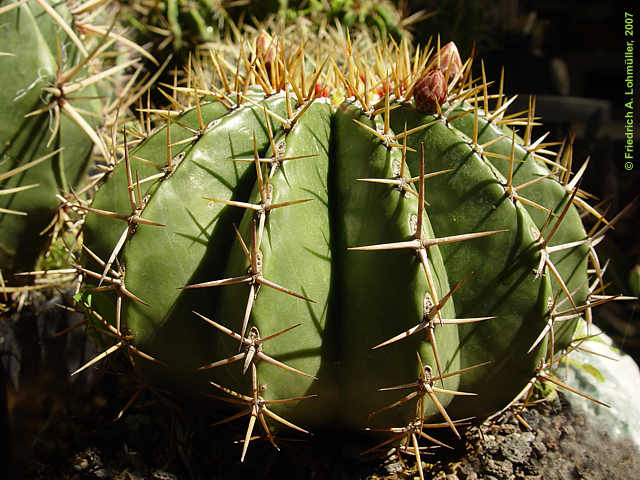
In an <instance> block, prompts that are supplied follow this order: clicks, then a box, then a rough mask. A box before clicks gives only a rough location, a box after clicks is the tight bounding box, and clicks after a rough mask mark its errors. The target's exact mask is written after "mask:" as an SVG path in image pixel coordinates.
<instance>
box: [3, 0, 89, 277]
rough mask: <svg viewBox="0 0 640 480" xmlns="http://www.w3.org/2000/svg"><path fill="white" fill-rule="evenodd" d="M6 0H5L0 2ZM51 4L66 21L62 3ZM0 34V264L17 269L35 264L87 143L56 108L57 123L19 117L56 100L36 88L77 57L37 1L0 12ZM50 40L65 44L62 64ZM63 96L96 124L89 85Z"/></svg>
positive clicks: (46, 115) (48, 117)
mask: <svg viewBox="0 0 640 480" xmlns="http://www.w3.org/2000/svg"><path fill="white" fill-rule="evenodd" d="M8 4H9V2H5V1H3V2H1V3H0V8H1V7H3V6H6V5H8ZM55 9H56V11H57V13H58V14H59V15H60V16H61V17H62V18H63V19H64V20H65V21H66V22H67V23H71V15H70V14H69V12H68V10H67V8H66V6H65V4H64V3H60V4H57V5H56V6H55ZM0 38H2V42H0V52H2V55H0V72H1V73H0V79H1V80H2V85H3V88H2V90H1V91H0V232H1V233H0V268H2V269H3V270H7V271H9V272H18V271H24V270H31V269H33V267H34V265H35V263H36V260H37V259H38V256H39V255H40V254H41V253H42V251H43V249H44V247H45V245H46V242H47V237H46V236H43V235H41V234H40V232H41V231H42V230H44V229H45V227H46V226H47V225H48V224H49V223H50V222H51V220H52V218H53V215H54V213H55V211H56V208H57V207H58V204H59V202H58V200H57V199H56V196H55V195H56V194H57V193H59V192H60V191H63V190H64V191H68V190H69V189H70V188H73V187H75V186H77V185H78V184H79V183H80V181H81V180H82V178H83V175H84V173H85V172H86V169H87V166H88V163H89V158H90V154H91V151H92V148H93V143H92V141H91V139H90V138H89V137H88V136H87V135H86V134H85V132H84V131H83V129H82V128H81V127H79V126H78V125H77V123H76V122H75V121H74V120H72V119H71V118H70V117H69V116H68V115H67V114H65V113H61V112H58V113H55V115H58V117H57V118H59V127H58V128H57V129H55V126H54V124H55V122H56V116H55V115H54V110H51V111H49V112H47V111H44V112H42V113H39V114H37V115H34V116H29V117H25V115H27V114H29V113H31V112H34V111H36V110H39V109H42V108H43V107H46V106H47V103H48V102H52V103H51V104H50V105H53V103H54V102H56V101H57V100H56V99H55V98H52V97H51V95H50V94H48V93H46V92H43V90H42V89H43V88H44V87H51V86H54V85H55V82H56V77H57V75H58V69H59V68H63V69H65V70H66V69H69V68H71V67H72V66H74V65H76V64H77V63H78V62H79V61H80V60H81V58H82V55H81V53H80V52H79V51H78V49H77V48H76V46H75V45H74V44H73V43H71V42H70V41H69V39H68V37H67V34H66V33H65V32H64V31H63V30H62V29H61V28H60V27H59V26H58V24H57V23H55V22H54V21H53V20H52V18H51V16H50V15H49V14H48V13H46V12H45V11H44V10H43V9H42V7H40V5H39V4H38V3H36V2H29V3H28V4H27V3H22V4H21V5H19V6H17V7H16V8H13V9H11V10H9V11H6V12H5V13H3V14H2V15H0ZM56 41H59V43H60V45H61V46H62V47H64V52H65V55H64V65H62V66H59V65H58V64H57V62H58V61H57V60H56V58H57V46H56V45H57V44H56ZM62 101H66V102H72V103H73V107H74V108H75V109H77V110H80V111H86V112H89V114H87V116H86V118H85V121H86V122H87V124H89V125H94V124H95V123H96V120H95V119H94V118H92V117H91V114H96V115H97V114H98V112H100V110H101V104H100V101H99V99H98V98H97V93H96V89H95V87H94V86H93V85H89V86H86V87H84V88H82V89H81V90H77V91H76V92H73V94H71V96H70V97H69V98H65V99H63V100H62ZM52 132H53V133H52ZM40 159H42V161H40V162H38V160H40ZM30 165H32V166H30ZM24 167H28V168H26V169H25V170H20V169H21V168H24ZM16 171H17V173H15V174H13V175H11V173H12V172H16ZM23 187H24V188H26V187H30V188H26V189H24V190H20V189H21V188H23ZM14 189H16V190H14ZM3 191H4V194H3Z"/></svg>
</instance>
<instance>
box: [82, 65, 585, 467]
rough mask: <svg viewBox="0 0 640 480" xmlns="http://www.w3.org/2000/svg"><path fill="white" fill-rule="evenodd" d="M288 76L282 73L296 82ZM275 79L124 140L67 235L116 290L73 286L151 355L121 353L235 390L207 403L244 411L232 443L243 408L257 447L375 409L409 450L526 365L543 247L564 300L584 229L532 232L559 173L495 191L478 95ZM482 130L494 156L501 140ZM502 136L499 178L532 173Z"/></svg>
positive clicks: (364, 424) (513, 389) (505, 395)
mask: <svg viewBox="0 0 640 480" xmlns="http://www.w3.org/2000/svg"><path fill="white" fill-rule="evenodd" d="M256 58H257V60H256V62H260V61H261V60H260V59H259V57H256ZM291 62H292V61H290V62H289V63H291ZM277 64H278V62H273V63H272V67H273V68H274V69H275V68H277V67H276V65H277ZM300 65H301V66H300V68H301V69H302V68H304V62H301V64H300ZM301 71H302V70H301ZM254 73H255V74H256V75H258V74H260V69H257V70H256V71H255V72H254ZM275 73H276V72H275V71H274V72H273V74H274V75H275ZM352 73H353V72H352ZM347 75H349V72H347ZM352 76H353V77H355V78H360V77H359V76H357V75H355V74H354V75H352ZM363 77H364V78H365V80H363V82H364V84H365V87H364V90H365V91H366V90H368V88H367V87H366V85H367V82H368V80H367V79H366V76H363ZM318 78H319V76H316V77H315V79H314V81H313V82H314V83H315V82H316V81H317V80H318ZM263 80H264V79H263ZM414 80H415V79H414ZM264 81H265V82H266V80H264ZM305 82H306V81H302V82H301V85H297V86H296V88H293V89H292V90H295V93H296V94H300V92H303V91H306V90H309V91H313V90H314V88H315V87H316V85H314V84H312V85H313V86H312V87H311V88H310V89H308V88H307V87H308V86H309V84H308V83H305ZM347 83H349V82H347V81H346V80H345V85H346V86H347V87H348V88H347V89H346V91H349V89H351V86H350V85H347ZM413 84H414V85H415V84H416V82H413ZM321 86H322V85H321ZM405 86H406V84H405ZM355 91H356V90H354V89H352V90H351V92H352V93H355ZM359 95H363V94H362V92H361V93H360V94H359ZM356 96H358V95H356ZM292 97H293V93H291V98H292ZM291 98H290V96H285V95H283V94H281V93H279V94H276V95H267V96H264V97H262V96H257V97H256V98H255V101H253V100H252V101H248V102H247V103H245V104H244V105H243V106H240V107H237V108H234V109H231V110H228V111H227V108H226V107H224V106H223V105H222V103H217V102H214V103H211V104H205V105H202V106H201V107H200V108H199V112H200V113H199V114H198V112H197V111H195V110H191V111H188V112H186V113H184V114H183V115H182V116H180V117H178V118H176V119H175V120H172V121H171V123H170V128H171V130H170V131H169V130H167V127H165V128H163V129H160V130H158V131H157V132H155V133H154V134H153V135H152V136H151V137H150V138H148V139H147V140H146V141H145V142H143V143H142V144H141V145H139V146H138V147H136V148H135V149H132V150H131V151H130V152H129V156H128V157H127V158H128V160H127V163H125V162H121V163H120V164H119V165H117V166H116V168H115V169H114V170H113V172H111V174H110V176H109V178H107V180H106V182H105V184H104V185H103V186H102V187H101V188H100V190H99V191H98V193H97V194H96V196H95V199H94V202H93V205H92V208H91V209H90V210H89V213H88V216H87V221H86V230H85V240H86V242H85V243H86V245H87V246H88V247H89V249H90V250H91V251H93V252H95V253H96V254H97V255H98V256H99V257H100V258H102V259H103V260H106V259H107V258H111V259H112V260H115V259H117V262H116V261H114V262H113V263H112V268H111V269H106V276H103V275H102V274H101V273H100V272H103V271H105V265H104V262H102V264H99V263H100V262H95V261H94V262H93V265H91V262H89V268H90V269H92V270H93V271H94V272H97V273H90V272H87V274H88V275H89V274H90V275H92V276H94V277H96V278H101V279H102V281H103V285H104V286H106V287H109V286H112V287H115V288H114V289H115V290H116V293H115V298H116V301H115V302H114V294H113V293H110V292H105V293H100V294H96V293H94V294H93V295H94V297H93V300H92V301H93V307H94V308H95V309H96V310H97V311H98V313H99V314H100V315H101V316H102V317H103V318H104V319H106V320H107V321H108V322H109V323H110V324H111V325H112V326H113V325H117V324H118V319H119V321H120V323H121V329H122V330H121V331H120V332H116V333H117V335H120V338H121V342H120V343H121V344H122V345H123V346H125V347H130V348H134V350H133V351H134V353H137V354H140V352H144V353H145V354H146V355H150V356H151V357H153V359H155V360H157V361H159V362H160V363H162V364H164V365H157V362H156V363H155V364H154V363H152V362H144V361H141V362H140V363H136V366H137V367H142V368H138V371H142V373H143V374H146V375H147V376H148V377H151V378H152V379H153V381H161V382H162V383H163V384H165V385H166V384H169V385H173V386H178V387H184V386H185V385H186V384H189V385H188V386H189V388H187V389H186V390H187V391H189V392H191V393H194V392H195V393H201V392H203V391H204V392H208V393H210V394H211V396H213V397H215V398H217V399H218V400H221V399H222V400H226V403H227V404H234V405H235V406H236V407H237V409H236V411H235V413H233V414H232V415H231V416H230V417H228V418H226V419H223V420H221V421H220V422H228V421H232V420H236V419H238V418H241V417H248V423H249V427H248V428H247V430H246V434H245V441H244V450H243V454H242V458H244V455H245V453H246V448H247V446H248V443H249V439H250V438H251V437H252V433H253V428H254V426H256V425H259V424H261V425H262V427H263V428H264V429H265V430H266V434H267V437H268V438H269V440H270V441H271V442H272V443H274V444H275V442H274V441H273V437H272V433H271V432H276V431H279V430H280V429H283V430H284V429H287V428H291V429H294V430H299V431H305V432H306V431H307V430H306V429H313V430H324V429H333V428H340V429H347V430H350V431H352V432H353V431H360V430H363V429H369V430H379V429H384V428H391V427H394V428H399V429H405V430H404V437H402V435H403V431H401V432H400V434H399V436H398V437H397V438H400V437H402V438H403V441H405V447H406V442H408V441H409V439H412V441H413V443H414V447H415V448H416V449H417V446H416V445H417V440H416V436H422V433H421V431H422V428H423V425H422V424H423V423H424V422H431V421H438V422H441V421H442V420H444V421H445V422H446V423H445V424H448V427H449V428H450V429H451V430H453V431H454V432H455V433H456V434H457V433H458V432H457V430H456V428H455V426H454V423H453V421H452V419H454V418H455V419H459V418H463V417H476V418H480V419H482V418H486V417H487V416H490V415H492V414H494V413H496V412H497V411H499V410H500V409H502V408H504V407H505V406H507V405H508V404H509V403H510V402H511V401H512V400H513V399H514V397H516V396H517V395H518V394H519V393H520V392H522V391H523V389H525V387H527V386H531V384H532V379H534V378H536V377H537V376H538V375H543V374H544V373H540V372H544V368H546V367H545V363H544V362H545V360H546V355H547V351H548V342H547V341H539V342H536V340H537V339H538V338H539V337H540V335H541V333H543V332H545V328H548V326H549V325H550V323H551V320H552V319H553V312H552V308H553V307H554V306H555V307H556V310H555V311H556V312H557V311H558V305H557V304H555V305H554V294H555V293H558V292H561V290H563V289H562V288H560V287H559V285H558V283H559V282H557V281H556V280H555V279H554V275H553V272H552V271H550V270H551V268H550V267H548V266H547V267H546V268H540V266H541V265H545V264H544V262H542V260H544V258H545V257H544V255H545V254H546V253H550V254H551V261H552V263H553V265H554V266H557V267H558V271H560V275H561V276H562V278H564V279H565V280H564V281H565V282H566V284H567V288H568V289H571V291H572V292H574V293H573V295H574V297H573V299H574V302H576V303H582V302H583V301H584V299H585V296H586V290H582V289H583V288H586V287H585V284H586V267H585V259H584V257H585V253H586V248H587V247H586V246H585V245H582V244H581V245H579V246H578V247H579V248H573V249H567V252H563V251H556V250H553V246H555V245H563V244H565V243H571V244H573V242H576V241H581V240H582V239H583V238H584V237H585V234H584V230H583V229H582V226H581V224H580V221H579V216H578V215H577V211H576V210H575V209H573V207H571V209H569V211H568V213H567V214H566V215H565V217H564V218H565V222H566V223H563V224H562V225H561V226H560V228H559V229H557V232H556V233H555V236H554V237H553V241H552V242H550V243H549V245H547V248H551V249H552V250H551V251H550V252H546V250H545V249H544V248H543V247H544V245H542V244H541V242H540V241H539V239H540V232H541V230H544V229H545V227H544V224H545V219H546V218H545V217H544V216H543V213H544V209H545V208H546V209H549V210H553V211H554V212H555V213H556V215H558V214H559V212H561V211H562V209H563V205H564V202H566V201H567V199H568V194H567V192H566V187H565V186H563V185H562V184H560V183H558V182H556V181H555V180H554V179H553V178H545V179H544V180H541V181H539V182H537V183H534V184H533V185H531V186H530V189H529V188H527V189H526V190H527V191H526V192H524V191H523V192H522V196H521V197H515V196H513V195H511V194H510V190H509V188H508V187H509V185H507V183H506V181H505V178H506V177H507V176H509V162H508V161H506V160H502V159H498V160H496V159H495V158H494V157H490V156H488V155H486V154H485V153H484V152H483V151H482V149H481V148H479V145H480V144H482V143H487V142H490V141H492V140H494V139H499V138H500V135H502V134H503V133H502V132H501V130H499V129H496V128H494V126H493V125H491V124H489V123H488V122H486V121H485V120H483V119H479V122H480V128H479V131H480V135H479V137H478V138H476V139H471V138H470V137H473V136H474V133H473V132H474V126H473V122H474V121H475V119H474V115H477V114H472V115H466V116H460V117H457V119H454V118H455V116H456V115H457V113H458V112H459V111H458V110H456V111H454V112H453V113H451V112H449V113H445V114H444V116H440V115H435V114H434V115H425V114H424V113H421V112H419V111H418V110H417V109H416V108H414V107H412V106H410V105H408V104H407V103H406V102H405V103H401V102H398V103H397V105H394V106H393V109H391V108H390V107H389V105H388V103H387V101H388V99H384V104H385V107H384V108H381V105H382V104H383V99H380V98H379V97H377V101H378V103H377V104H375V105H371V104H370V105H366V102H367V100H366V96H364V97H362V96H361V97H360V98H358V100H355V99H353V98H350V99H348V100H346V101H344V102H342V104H341V105H339V106H337V107H336V106H335V105H331V104H330V103H329V101H328V100H327V99H315V98H310V99H307V100H306V101H304V102H302V101H301V102H300V103H301V104H302V105H297V103H296V105H293V106H292V105H287V102H288V101H289V100H290V99H291ZM363 98H364V99H365V100H363ZM361 103H362V104H363V105H364V106H363V105H361ZM440 103H441V102H440V101H437V102H435V104H436V106H440ZM225 104H226V102H225ZM465 108H466V107H465ZM376 109H377V110H376ZM265 110H269V111H270V113H268V112H266V111H265ZM374 111H377V113H378V114H380V115H377V114H376V115H373V114H372V113H371V112H374ZM198 115H201V116H202V119H200V118H199V117H198ZM267 115H268V116H269V117H268V118H270V119H274V120H266V117H267ZM447 116H448V117H449V118H446V117H447ZM449 119H454V120H449ZM470 120H471V122H472V123H469V121H470ZM267 122H268V123H267ZM202 123H204V125H207V127H206V128H205V129H204V130H202V129H201V127H199V126H198V125H201V124H202ZM405 129H408V130H410V131H411V133H410V134H404V135H403V134H400V135H394V132H396V133H397V132H403V131H405ZM193 131H197V132H199V133H198V134H196V135H194V134H193ZM167 136H170V140H169V141H168V140H167ZM191 136H193V138H191ZM190 138H191V140H190ZM405 138H406V145H402V144H401V143H402V142H404V141H405V140H404V139H405ZM254 139H255V140H254ZM254 142H255V144H254ZM167 144H171V145H175V147H172V151H171V153H170V154H169V153H168V151H167ZM422 147H423V148H424V150H423V151H422ZM490 147H491V151H493V152H495V153H497V154H500V155H502V156H506V157H507V158H508V157H509V155H510V152H511V148H512V144H511V139H510V138H509V137H507V138H504V139H499V140H498V141H495V142H493V143H491V144H490ZM487 151H488V148H487ZM514 152H515V153H514V155H515V157H516V158H517V159H519V160H522V161H521V162H518V163H517V167H516V168H514V171H513V175H512V178H513V182H514V185H518V184H521V183H525V182H529V181H531V180H532V179H534V178H539V177H540V176H545V175H547V173H548V170H546V169H545V168H543V166H541V165H539V162H538V160H537V159H535V158H534V156H533V155H531V154H527V152H526V150H525V149H524V148H523V147H521V146H519V145H516V146H515V147H514ZM169 157H171V159H170V160H168V158H169ZM234 159H235V160H236V161H234ZM141 160H144V161H141ZM128 164H131V165H132V168H131V171H132V172H133V173H132V174H131V175H128V171H127V165H128ZM164 164H167V165H168V166H167V167H159V166H160V165H164ZM154 165H155V166H154ZM423 170H424V171H425V172H424V173H426V174H428V175H426V176H425V177H424V178H421V175H422V174H423V172H422V171H423ZM135 172H137V174H135ZM127 177H129V178H127ZM136 179H139V181H136ZM138 189H139V190H140V195H139V196H140V197H142V198H141V199H138V203H137V204H136V205H132V200H131V193H130V192H131V191H136V190H138ZM423 200H424V201H425V205H424V206H423V205H422V202H423ZM531 202H535V203H538V204H540V205H541V206H542V209H540V208H537V207H535V206H530V205H529V203H531ZM529 207H531V208H529ZM100 210H102V211H110V212H117V213H119V214H120V216H121V217H122V218H120V219H114V218H107V217H105V216H104V215H100V214H99V213H100V212H99V211H100ZM103 213H104V212H103ZM112 216H113V215H112ZM139 217H141V218H144V219H146V220H148V221H150V222H155V223H157V224H162V225H164V226H159V225H154V224H151V225H149V224H144V223H142V224H138V223H139V222H138V219H139ZM122 220H126V222H125V223H123V222H122ZM114 245H117V247H115V248H114ZM96 263H97V264H96ZM110 263H111V262H110ZM118 275H119V276H118ZM116 277H118V278H116ZM116 280H117V281H116ZM134 296H135V297H134ZM136 297H137V298H136ZM137 299H140V300H142V301H138V300H137ZM143 302H144V303H143ZM114 303H115V308H114ZM567 308H568V306H567ZM560 311H562V310H560ZM116 312H117V314H116ZM567 325H569V324H568V323H567ZM112 328H113V327H112ZM569 330H570V327H569V328H568V329H567V331H566V335H567V338H565V333H561V334H559V335H557V336H556V337H557V338H556V342H558V343H556V348H561V347H566V346H568V342H569V341H570V340H569V339H568V336H570V335H571V334H572V333H573V332H571V331H569ZM112 332H113V330H112ZM129 335H130V336H129ZM111 348H112V349H113V348H117V346H115V347H111ZM135 349H137V350H135ZM112 351H113V350H112ZM207 381H209V383H210V384H207V383H206V382H207ZM396 387H397V388H396ZM406 389H409V390H406ZM399 390H404V392H400V391H399ZM217 405H218V406H219V405H220V403H219V404H217ZM258 422H259V423H258ZM255 428H261V427H259V426H258V427H255ZM387 431H390V432H397V430H387ZM374 435H375V434H374ZM427 438H430V437H427ZM381 445H386V443H385V442H383V443H382V444H381ZM418 454H419V451H418V452H417V453H416V455H417V456H418Z"/></svg>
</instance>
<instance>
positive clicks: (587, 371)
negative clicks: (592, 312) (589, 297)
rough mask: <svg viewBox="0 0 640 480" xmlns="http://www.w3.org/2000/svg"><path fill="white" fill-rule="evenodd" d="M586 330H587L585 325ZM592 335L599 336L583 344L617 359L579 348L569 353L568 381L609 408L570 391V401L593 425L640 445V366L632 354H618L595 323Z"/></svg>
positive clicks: (616, 436) (592, 326)
mask: <svg viewBox="0 0 640 480" xmlns="http://www.w3.org/2000/svg"><path fill="white" fill-rule="evenodd" d="M583 331H584V332H586V331H587V328H586V324H584V326H583ZM589 334H591V335H595V334H597V335H598V336H597V337H596V338H595V339H593V340H589V341H585V342H584V343H582V345H581V346H582V347H584V348H585V349H588V350H591V351H593V352H596V353H599V354H600V355H607V356H609V357H614V358H615V359H616V360H610V359H608V358H603V357H601V356H597V355H593V354H589V353H586V352H583V351H579V350H576V351H574V352H572V353H571V354H570V355H569V360H570V364H569V376H568V379H567V380H568V381H567V383H568V384H569V385H571V386H572V387H574V388H577V389H578V390H580V391H581V392H583V393H586V394H588V395H591V396H592V397H594V398H596V399H598V400H600V401H601V402H604V403H606V404H607V405H609V407H610V408H607V407H603V406H601V405H598V404H596V403H594V402H592V401H590V400H587V399H585V398H582V397H580V396H578V395H573V394H567V395H566V397H567V400H568V401H569V402H570V403H571V405H572V406H573V407H576V408H580V409H582V410H583V411H584V412H585V417H586V419H587V421H588V422H589V423H590V424H591V425H592V426H594V427H596V428H598V429H603V430H605V431H607V432H608V433H609V434H610V435H611V437H612V438H616V439H621V440H623V439H625V438H630V439H631V440H632V441H633V442H635V444H636V446H637V447H638V448H640V403H639V402H638V399H639V398H640V369H639V368H638V365H637V364H636V363H635V362H634V360H633V359H632V358H631V357H630V356H629V355H626V354H622V353H619V352H618V351H617V350H616V349H615V348H614V347H613V346H612V345H613V341H612V340H611V338H609V337H608V336H607V335H606V334H604V333H603V332H602V331H601V330H600V329H599V328H598V327H597V326H596V325H591V329H590V331H589ZM599 375H602V377H603V379H599V378H598V377H599ZM567 434H570V433H569V432H567Z"/></svg>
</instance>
